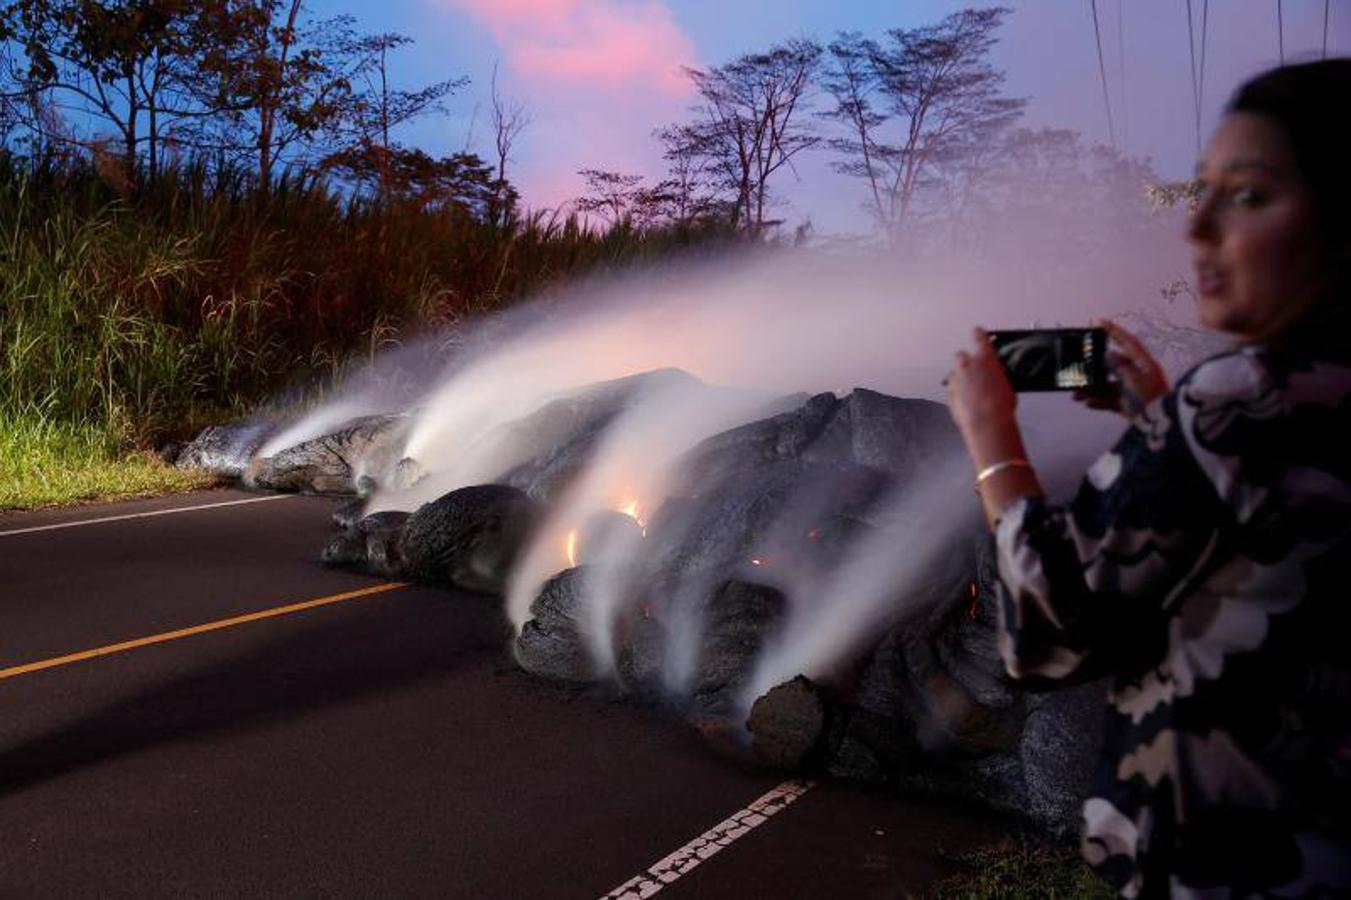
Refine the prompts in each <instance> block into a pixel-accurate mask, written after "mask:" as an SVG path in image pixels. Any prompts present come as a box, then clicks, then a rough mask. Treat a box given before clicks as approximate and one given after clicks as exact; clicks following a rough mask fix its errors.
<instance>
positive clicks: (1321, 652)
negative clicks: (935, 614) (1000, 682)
mask: <svg viewBox="0 0 1351 900" xmlns="http://www.w3.org/2000/svg"><path fill="white" fill-rule="evenodd" d="M1334 359H1335V360H1336V361H1327V360H1315V358H1314V356H1313V355H1310V354H1299V353H1296V352H1293V351H1289V350H1275V349H1272V348H1263V347H1249V348H1245V349H1243V350H1239V351H1235V352H1233V353H1227V354H1224V355H1221V356H1218V357H1215V358H1213V359H1210V360H1208V361H1206V362H1204V363H1202V364H1201V365H1200V366H1198V367H1196V368H1195V369H1193V370H1192V371H1191V372H1190V373H1188V374H1187V375H1186V376H1184V377H1183V378H1182V379H1181V380H1180V381H1179V383H1178V386H1177V389H1176V390H1175V392H1174V393H1172V394H1169V395H1167V396H1165V397H1163V398H1160V399H1159V400H1157V401H1155V402H1154V403H1153V404H1151V405H1150V406H1149V407H1148V408H1147V410H1146V411H1145V412H1144V413H1143V414H1142V415H1141V416H1139V417H1138V418H1137V419H1136V421H1135V422H1134V423H1133V425H1132V427H1131V428H1130V430H1129V431H1127V433H1126V434H1125V435H1124V436H1123V437H1122V438H1121V439H1120V441H1119V442H1118V443H1117V444H1116V446H1115V447H1113V448H1112V450H1111V451H1109V452H1108V453H1106V454H1104V455H1103V456H1102V457H1101V458H1100V459H1098V460H1097V462H1096V463H1094V464H1093V466H1092V467H1091V468H1090V469H1089V471H1088V474H1087V477H1086V478H1085V480H1084V483H1083V485H1082V486H1081V487H1080V489H1079V491H1078V493H1077V494H1076V495H1075V497H1074V499H1073V501H1072V502H1071V503H1070V504H1069V505H1068V506H1065V507H1061V506H1055V505H1052V504H1050V503H1048V502H1046V501H1045V500H1043V499H1041V498H1030V499H1024V500H1020V501H1019V502H1017V503H1016V504H1014V505H1013V506H1012V507H1011V508H1010V509H1009V510H1008V511H1006V513H1005V514H1004V515H1003V516H1002V517H1001V519H1000V521H999V522H998V523H997V524H996V528H995V534H996V538H997V543H998V548H999V571H1000V579H1001V581H1002V584H1001V585H1000V592H999V594H1000V652H1001V654H1002V656H1003V658H1004V662H1005V664H1006V666H1007V668H1008V670H1009V672H1010V674H1012V675H1013V676H1014V677H1020V678H1028V679H1035V680H1041V681H1061V680H1067V679H1068V680H1082V679H1086V678H1092V677H1099V676H1102V675H1110V676H1111V679H1112V680H1111V684H1112V687H1111V690H1110V691H1109V696H1108V706H1107V712H1106V717H1107V721H1106V726H1105V729H1104V734H1105V740H1104V746H1103V749H1102V753H1101V756H1100V759H1099V762H1098V768H1097V772H1096V774H1095V778H1094V788H1093V791H1092V796H1091V797H1090V798H1089V799H1088V800H1087V802H1086V803H1085V804H1084V807H1083V816H1084V822H1083V829H1084V831H1083V852H1084V855H1085V857H1086V858H1087V859H1088V861H1089V863H1090V864H1091V865H1092V866H1093V867H1094V868H1095V869H1096V870H1097V872H1098V873H1099V874H1100V875H1101V876H1102V877H1103V878H1104V879H1105V880H1106V881H1107V882H1108V883H1110V884H1111V885H1112V886H1113V887H1115V888H1116V889H1117V890H1119V891H1120V892H1121V894H1122V895H1123V896H1126V897H1136V896H1160V895H1167V894H1170V893H1171V894H1172V895H1173V896H1182V897H1188V896H1250V895H1253V894H1257V895H1263V896H1329V895H1334V894H1335V895H1343V894H1346V895H1351V627H1348V626H1351V591H1348V584H1351V361H1348V360H1347V359H1346V358H1345V357H1343V356H1341V355H1336V356H1335V357H1334Z"/></svg>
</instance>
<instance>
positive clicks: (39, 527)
mask: <svg viewBox="0 0 1351 900" xmlns="http://www.w3.org/2000/svg"><path fill="white" fill-rule="evenodd" d="M294 496H296V495H295V494H272V495H270V496H267V497H249V498H247V499H245V500H225V501H223V502H221V503H203V504H201V505H200V506H176V507H174V508H173V509H156V510H152V511H150V512H139V513H127V514H125V515H121V516H103V517H102V518H98V519H80V520H79V521H76V522H58V523H56V524H55V525H34V526H32V527H29V528H11V529H10V530H9V531H0V537H13V536H14V535H16V534H33V533H34V532H37V531H57V530H59V529H62V528H79V527H80V526H82V525H102V524H103V523H104V522H125V521H126V520H128V519H148V518H150V517H152V516H168V515H172V514H173V513H183V512H196V511H197V510H199V509H219V508H221V507H222V506H242V505H244V504H245V503H267V502H268V501H269V500H286V499H287V498H289V497H294Z"/></svg>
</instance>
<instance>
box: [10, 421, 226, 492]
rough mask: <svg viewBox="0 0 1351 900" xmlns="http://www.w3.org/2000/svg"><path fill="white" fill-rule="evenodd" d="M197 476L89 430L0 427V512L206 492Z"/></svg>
mask: <svg viewBox="0 0 1351 900" xmlns="http://www.w3.org/2000/svg"><path fill="white" fill-rule="evenodd" d="M214 483H215V480H214V479H213V478H212V477H211V476H209V475H205V474H203V473H201V472H193V471H185V470H179V469H175V468H173V467H171V466H167V465H165V464H164V463H163V462H161V461H160V459H159V457H157V456H155V455H154V454H153V453H149V452H146V451H136V450H131V451H128V450H126V449H125V448H124V447H123V445H122V444H121V442H119V441H116V440H109V437H108V435H107V433H106V432H105V431H104V430H103V429H101V428H98V427H95V426H90V425H70V424H61V423H54V422H50V421H42V420H39V419H19V420H5V421H3V422H0V510H12V509H36V508H40V507H46V506H64V505H68V504H72V503H82V502H88V501H93V500H120V499H127V498H131V497H146V496H153V495H157V494H167V493H174V492H178V491H186V490H193V489H197V488H204V487H210V486H211V485H213V484H214Z"/></svg>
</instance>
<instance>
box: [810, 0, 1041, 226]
mask: <svg viewBox="0 0 1351 900" xmlns="http://www.w3.org/2000/svg"><path fill="white" fill-rule="evenodd" d="M1008 12H1009V10H1007V9H1005V8H993V9H966V10H962V11H960V12H956V13H953V14H952V15H950V16H948V17H947V18H945V19H944V20H943V21H942V22H940V23H939V24H937V25H931V26H925V27H921V28H912V29H905V28H897V29H893V30H891V31H888V32H887V37H886V40H885V41H883V42H880V43H879V42H876V41H873V40H869V39H865V38H862V37H860V36H859V35H857V34H841V35H839V36H838V38H837V39H836V40H835V41H834V42H833V43H832V44H831V45H830V48H829V51H830V56H829V58H830V63H829V64H828V66H827V70H826V77H825V79H824V86H825V88H826V90H827V91H828V92H829V93H830V94H831V96H832V97H833V98H834V100H835V107H834V109H832V110H830V111H829V112H828V113H827V115H828V116H829V117H831V118H833V119H835V120H836V121H838V122H839V123H841V124H842V125H843V126H844V127H845V130H846V136H844V137H840V138H836V139H834V140H832V142H831V146H832V147H833V148H834V149H835V150H836V151H837V152H838V153H840V154H841V155H842V156H843V159H842V160H840V161H839V162H838V163H837V165H836V168H837V169H838V170H839V171H840V172H842V173H844V174H847V175H852V176H855V177H857V178H861V179H863V180H864V181H865V182H866V183H867V185H868V189H869V201H868V208H869V211H870V212H871V213H872V215H873V217H874V218H875V220H876V221H877V224H878V226H879V228H880V229H881V230H882V231H883V233H885V234H886V235H887V237H888V238H889V240H891V241H892V242H893V243H894V242H896V241H898V240H899V238H900V235H901V232H902V231H903V229H904V228H905V226H906V224H907V222H908V220H909V219H910V217H911V214H912V212H913V209H914V206H915V203H916V200H917V198H918V196H919V194H920V191H921V190H922V189H923V188H925V187H928V186H930V185H931V184H932V179H936V178H938V177H939V176H940V175H941V167H943V166H944V165H945V164H950V163H952V162H953V161H954V160H959V159H961V158H962V157H964V156H967V155H970V154H974V153H976V152H978V150H979V149H980V148H981V147H982V146H986V145H988V144H989V142H990V141H991V140H992V139H993V138H994V137H995V136H997V135H998V134H999V133H1000V132H1001V131H1003V130H1004V129H1006V128H1007V127H1008V126H1009V125H1011V124H1012V123H1013V122H1015V121H1016V120H1017V119H1018V117H1019V116H1020V115H1021V114H1022V109H1023V106H1024V103H1025V101H1023V100H1019V99H1013V98H1008V97H1004V96H1002V95H1001V88H1002V85H1003V81H1004V75H1003V73H1002V72H1000V71H999V70H998V69H995V68H994V67H993V66H992V65H990V63H989V62H988V60H987V59H986V56H987V54H988V53H989V50H990V48H991V47H992V46H993V45H994V43H995V40H996V39H995V36H994V32H995V31H996V29H998V27H999V26H1000V24H1001V23H1002V22H1003V20H1004V17H1005V16H1006V15H1007V14H1008Z"/></svg>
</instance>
